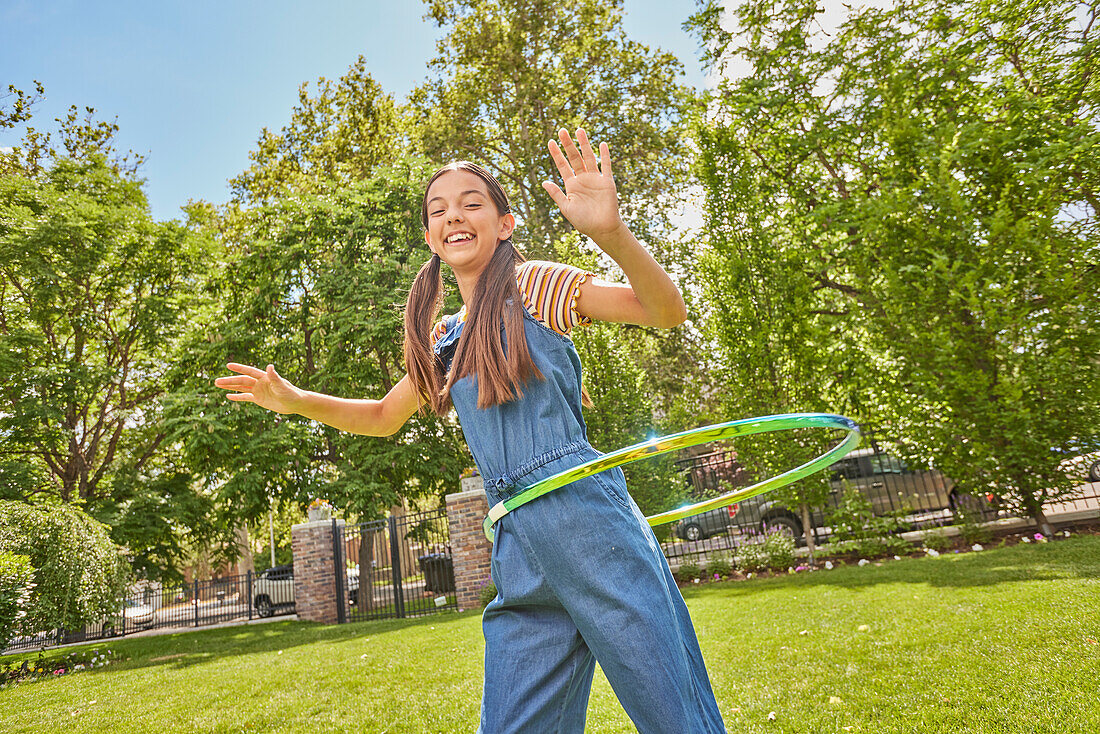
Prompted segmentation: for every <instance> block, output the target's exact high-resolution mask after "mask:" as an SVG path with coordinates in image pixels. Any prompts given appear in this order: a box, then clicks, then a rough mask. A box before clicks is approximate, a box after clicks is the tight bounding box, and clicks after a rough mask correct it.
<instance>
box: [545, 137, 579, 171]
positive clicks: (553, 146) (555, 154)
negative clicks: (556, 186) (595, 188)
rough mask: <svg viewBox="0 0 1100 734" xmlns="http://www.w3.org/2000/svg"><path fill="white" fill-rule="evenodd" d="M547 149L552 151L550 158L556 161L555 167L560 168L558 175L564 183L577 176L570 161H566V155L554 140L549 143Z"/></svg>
mask: <svg viewBox="0 0 1100 734" xmlns="http://www.w3.org/2000/svg"><path fill="white" fill-rule="evenodd" d="M546 147H548V148H549V149H550V157H551V158H553V159H554V165H556V166H557V167H558V173H560V174H561V179H562V181H568V180H569V179H571V178H573V176H575V175H576V174H575V173H573V169H572V168H570V167H569V161H567V160H565V154H564V153H562V152H561V148H559V147H558V144H557V143H555V142H554V141H553V140H550V141H547V143H546Z"/></svg>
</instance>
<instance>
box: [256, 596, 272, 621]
mask: <svg viewBox="0 0 1100 734" xmlns="http://www.w3.org/2000/svg"><path fill="white" fill-rule="evenodd" d="M256 613H257V614H259V615H260V616H261V617H270V616H271V615H273V614H275V607H274V606H273V605H272V604H271V600H270V599H268V598H267V597H266V596H261V597H260V598H258V599H256Z"/></svg>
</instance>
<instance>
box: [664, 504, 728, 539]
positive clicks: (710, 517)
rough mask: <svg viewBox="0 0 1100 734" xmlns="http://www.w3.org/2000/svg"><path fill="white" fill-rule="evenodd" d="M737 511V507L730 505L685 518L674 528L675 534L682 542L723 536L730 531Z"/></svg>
mask: <svg viewBox="0 0 1100 734" xmlns="http://www.w3.org/2000/svg"><path fill="white" fill-rule="evenodd" d="M737 511H738V506H737V505H729V506H728V507H719V508H718V509H717V510H707V511H706V512H702V513H699V514H698V515H692V516H691V517H685V518H684V519H683V520H680V521H679V522H677V523H676V524H675V525H674V526H673V532H674V533H676V537H678V538H680V539H681V540H705V539H706V538H709V537H711V536H712V535H721V534H722V533H725V532H728V531H729V529H730V527H731V526H732V525H733V518H734V517H736V516H737Z"/></svg>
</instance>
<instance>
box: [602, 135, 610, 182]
mask: <svg viewBox="0 0 1100 734" xmlns="http://www.w3.org/2000/svg"><path fill="white" fill-rule="evenodd" d="M600 173H602V174H603V175H605V176H607V177H608V178H611V148H609V147H607V143H600Z"/></svg>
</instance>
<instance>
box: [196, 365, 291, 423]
mask: <svg viewBox="0 0 1100 734" xmlns="http://www.w3.org/2000/svg"><path fill="white" fill-rule="evenodd" d="M226 367H227V368H228V369H230V370H232V371H233V372H238V373H240V374H239V375H234V376H232V377H219V378H218V379H216V380H214V385H216V386H217V387H221V388H225V389H226V390H236V391H237V392H231V393H229V394H228V395H226V397H227V398H229V399H230V400H232V401H234V402H238V403H255V404H256V405H259V406H260V407H261V408H267V409H268V410H273V411H275V412H276V413H284V414H285V413H293V412H294V405H295V404H296V403H297V402H298V401H299V400H300V399H301V396H302V391H301V390H299V389H298V388H296V387H294V385H292V384H290V383H289V382H287V381H286V380H284V379H283V378H282V377H281V376H280V375H279V373H278V372H276V371H275V366H274V365H270V364H269V365H268V366H267V370H266V371H264V370H261V369H258V368H256V367H250V366H248V365H246V364H237V363H236V362H230V363H229V364H227V365H226Z"/></svg>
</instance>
